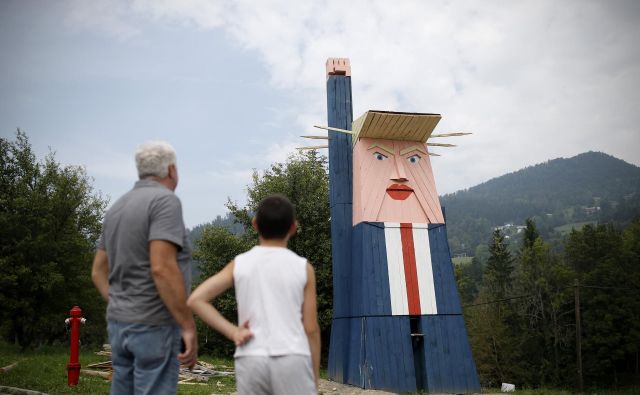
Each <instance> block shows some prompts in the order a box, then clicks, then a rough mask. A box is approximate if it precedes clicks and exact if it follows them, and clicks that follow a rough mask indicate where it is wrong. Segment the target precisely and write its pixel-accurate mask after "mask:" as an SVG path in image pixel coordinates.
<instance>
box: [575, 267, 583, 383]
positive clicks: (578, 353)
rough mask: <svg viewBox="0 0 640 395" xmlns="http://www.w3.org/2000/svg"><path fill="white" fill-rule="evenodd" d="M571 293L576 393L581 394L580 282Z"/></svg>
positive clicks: (577, 282) (577, 281)
mask: <svg viewBox="0 0 640 395" xmlns="http://www.w3.org/2000/svg"><path fill="white" fill-rule="evenodd" d="M573 293H574V295H575V311H576V362H577V365H578V391H579V392H580V393H582V391H583V383H582V328H581V326H580V281H579V280H577V279H576V280H575V282H574V283H573Z"/></svg>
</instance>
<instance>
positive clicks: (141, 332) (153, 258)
mask: <svg viewBox="0 0 640 395" xmlns="http://www.w3.org/2000/svg"><path fill="white" fill-rule="evenodd" d="M135 158H136V166H137V168H138V177H139V180H138V181H137V182H136V184H135V186H134V187H133V189H132V190H131V191H129V192H127V193H126V194H125V195H124V196H122V197H121V198H120V199H118V200H117V201H116V202H115V203H114V204H113V206H112V207H111V208H110V209H109V210H108V211H107V214H106V215H105V219H104V225H103V230H102V236H101V238H100V241H99V245H98V249H97V252H96V256H95V258H94V261H93V269H92V274H91V275H92V279H93V282H94V284H95V286H96V288H98V290H99V291H100V293H101V294H102V297H103V298H104V299H105V300H107V301H108V306H107V321H108V330H109V341H110V342H111V349H112V362H113V382H112V386H111V394H133V393H135V394H175V393H176V386H177V381H178V371H179V366H180V363H182V364H184V365H187V366H193V365H194V364H195V362H196V358H197V348H198V344H197V337H196V326H195V323H194V320H193V315H192V313H191V311H190V309H189V308H188V307H187V304H186V298H187V296H188V293H189V290H190V288H191V268H190V259H191V246H190V243H189V240H188V236H187V232H186V230H185V226H184V222H183V220H182V206H181V204H180V200H179V199H178V197H177V196H176V195H175V194H174V192H173V191H175V189H176V186H177V185H178V170H177V168H176V153H175V150H174V149H173V148H172V147H171V146H170V145H169V144H167V143H164V142H149V143H145V144H142V145H141V146H139V147H138V149H137V151H136V154H135ZM181 340H182V341H183V342H184V350H182V352H180V351H181V350H180V347H181Z"/></svg>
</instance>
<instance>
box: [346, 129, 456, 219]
mask: <svg viewBox="0 0 640 395" xmlns="http://www.w3.org/2000/svg"><path fill="white" fill-rule="evenodd" d="M427 152H428V151H427V146H426V144H424V143H420V142H415V141H397V140H382V139H372V138H362V139H360V140H358V142H357V143H356V145H355V147H354V149H353V224H354V225H356V224H358V223H359V222H362V221H368V222H404V223H444V218H443V215H442V209H441V208H440V201H439V199H438V193H437V192H436V186H435V181H434V179H433V171H432V170H431V161H430V160H429V154H428V153H427Z"/></svg>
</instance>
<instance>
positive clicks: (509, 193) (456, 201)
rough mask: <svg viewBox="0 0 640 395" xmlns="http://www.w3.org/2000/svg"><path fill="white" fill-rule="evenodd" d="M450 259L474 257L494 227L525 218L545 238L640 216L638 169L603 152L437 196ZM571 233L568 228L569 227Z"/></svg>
mask: <svg viewBox="0 0 640 395" xmlns="http://www.w3.org/2000/svg"><path fill="white" fill-rule="evenodd" d="M441 203H442V205H443V206H444V207H445V209H446V215H447V223H448V233H449V241H450V244H451V249H452V252H453V253H454V254H469V255H473V254H474V252H475V248H476V247H477V246H478V245H479V244H486V242H487V240H488V238H489V236H490V233H491V230H492V229H493V227H496V226H502V225H505V224H513V225H514V229H516V230H517V228H516V226H517V225H521V224H523V223H524V220H525V219H526V218H528V217H532V218H534V219H535V220H536V223H537V224H538V227H539V229H540V230H541V231H542V232H543V233H544V234H545V235H546V236H547V237H549V238H554V237H559V236H560V234H561V233H562V231H564V230H565V229H566V227H565V228H563V227H562V225H566V224H573V223H580V222H587V221H589V222H591V221H600V222H619V223H626V222H629V221H630V220H631V219H633V217H634V216H637V215H640V167H637V166H634V165H632V164H629V163H627V162H625V161H623V160H620V159H617V158H615V157H613V156H610V155H607V154H604V153H602V152H587V153H584V154H580V155H577V156H574V157H572V158H568V159H565V158H559V159H553V160H550V161H548V162H545V163H541V164H538V165H535V166H530V167H527V168H524V169H521V170H518V171H516V172H513V173H509V174H506V175H504V176H501V177H497V178H494V179H491V180H489V181H487V182H484V183H482V184H480V185H477V186H475V187H472V188H469V189H466V190H461V191H458V192H455V193H452V194H447V195H444V196H442V197H441ZM569 229H570V226H569Z"/></svg>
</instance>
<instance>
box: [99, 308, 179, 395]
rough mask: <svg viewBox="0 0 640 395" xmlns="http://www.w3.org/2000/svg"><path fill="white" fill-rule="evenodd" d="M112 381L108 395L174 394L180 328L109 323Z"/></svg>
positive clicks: (177, 368)
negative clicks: (109, 394)
mask: <svg viewBox="0 0 640 395" xmlns="http://www.w3.org/2000/svg"><path fill="white" fill-rule="evenodd" d="M108 330H109V342H110V343H111V361H112V364H113V379H112V382H111V395H123V394H144V395H147V394H149V395H152V394H153V395H155V394H160V395H162V394H175V393H176V391H177V385H178V372H179V370H180V363H179V362H178V358H177V356H178V352H179V351H180V340H181V334H180V328H179V327H177V326H172V325H166V326H162V325H145V324H129V323H125V322H118V321H111V320H109V322H108Z"/></svg>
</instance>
